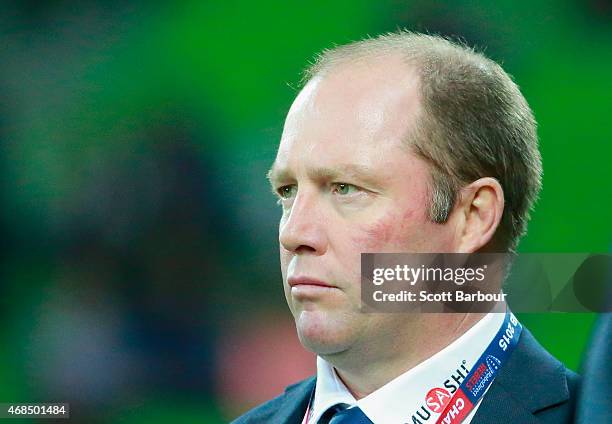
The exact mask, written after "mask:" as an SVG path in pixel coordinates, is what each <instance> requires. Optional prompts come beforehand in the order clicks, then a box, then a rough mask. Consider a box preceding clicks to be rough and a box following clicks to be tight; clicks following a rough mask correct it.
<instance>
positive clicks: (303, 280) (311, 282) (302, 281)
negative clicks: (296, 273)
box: [287, 277, 337, 288]
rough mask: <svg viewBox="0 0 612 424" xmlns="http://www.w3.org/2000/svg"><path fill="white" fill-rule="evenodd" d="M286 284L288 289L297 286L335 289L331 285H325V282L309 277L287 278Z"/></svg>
mask: <svg viewBox="0 0 612 424" xmlns="http://www.w3.org/2000/svg"><path fill="white" fill-rule="evenodd" d="M287 283H288V284H289V286H290V287H298V286H319V287H328V288H337V287H336V286H333V285H331V284H328V283H326V282H325V281H321V280H317V279H316V278H310V277H289V279H288V280H287Z"/></svg>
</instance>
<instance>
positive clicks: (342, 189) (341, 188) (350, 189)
mask: <svg viewBox="0 0 612 424" xmlns="http://www.w3.org/2000/svg"><path fill="white" fill-rule="evenodd" d="M332 191H333V193H334V194H339V195H341V196H346V195H347V194H352V193H355V192H357V191H359V188H358V187H357V186H354V185H353V184H347V183H335V184H333V185H332Z"/></svg>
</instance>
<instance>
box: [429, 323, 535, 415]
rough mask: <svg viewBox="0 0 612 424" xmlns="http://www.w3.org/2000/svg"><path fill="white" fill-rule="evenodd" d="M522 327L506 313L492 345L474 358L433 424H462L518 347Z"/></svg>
mask: <svg viewBox="0 0 612 424" xmlns="http://www.w3.org/2000/svg"><path fill="white" fill-rule="evenodd" d="M522 330H523V326H522V325H521V323H520V322H518V320H517V319H516V317H515V316H514V314H513V313H512V312H510V311H507V312H506V318H505V319H504V323H503V324H502V326H501V327H500V329H499V331H498V332H497V334H496V335H495V337H494V338H493V341H491V343H490V344H489V346H488V347H487V348H486V349H485V351H484V353H483V354H482V355H481V356H480V358H478V360H477V361H476V364H475V365H474V367H472V370H471V371H470V372H469V373H468V375H467V376H466V377H465V379H464V380H463V382H462V383H461V385H460V386H459V388H458V389H457V391H456V392H455V394H454V396H453V397H452V399H451V400H450V401H449V402H448V404H447V405H446V408H444V411H442V414H441V415H440V417H439V418H438V421H436V424H459V423H461V422H463V420H465V417H467V416H468V415H469V414H470V412H471V411H472V410H473V409H474V406H475V405H476V404H477V403H478V401H479V400H480V399H481V398H482V396H483V395H484V393H485V392H486V391H487V389H488V388H489V386H490V385H491V383H493V380H494V379H495V377H496V376H497V373H498V372H499V370H500V369H501V367H502V366H503V365H504V364H505V363H506V361H507V360H508V358H509V357H510V354H511V353H512V351H513V350H514V348H515V347H516V344H517V343H518V339H519V336H520V334H521V331H522Z"/></svg>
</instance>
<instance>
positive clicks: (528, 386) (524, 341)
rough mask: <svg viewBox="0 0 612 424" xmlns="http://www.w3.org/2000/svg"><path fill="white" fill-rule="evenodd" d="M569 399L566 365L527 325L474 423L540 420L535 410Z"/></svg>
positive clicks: (484, 398)
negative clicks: (540, 342) (550, 351)
mask: <svg viewBox="0 0 612 424" xmlns="http://www.w3.org/2000/svg"><path fill="white" fill-rule="evenodd" d="M568 399H569V389H568V387H567V380H566V377H565V367H564V366H563V364H561V363H560V362H559V361H557V360H556V359H555V358H553V357H552V356H550V354H549V353H548V352H546V351H545V350H544V348H542V347H541V346H540V345H539V344H538V342H537V341H536V340H535V339H534V338H533V336H532V335H531V333H529V331H528V330H527V329H523V332H522V334H521V339H520V340H519V343H518V345H517V347H516V350H515V351H514V352H513V353H512V355H511V356H510V358H509V359H508V362H507V363H506V364H505V365H504V367H503V368H502V369H501V370H500V371H499V374H498V376H497V378H496V379H495V380H494V381H493V384H491V387H490V388H489V391H488V392H487V393H486V394H485V395H484V397H483V399H482V403H481V405H480V407H479V408H478V410H477V411H476V414H475V415H474V419H473V420H472V423H473V424H487V423H491V422H495V423H497V424H502V423H507V424H510V423H527V424H528V423H538V422H539V421H538V420H537V419H536V417H535V416H534V415H533V414H534V413H536V412H537V411H540V410H542V409H544V408H547V407H549V406H552V405H556V404H560V403H563V402H566V401H567V400H568Z"/></svg>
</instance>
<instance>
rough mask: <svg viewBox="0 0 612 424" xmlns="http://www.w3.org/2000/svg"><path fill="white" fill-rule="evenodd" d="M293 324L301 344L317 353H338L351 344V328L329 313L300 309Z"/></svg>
mask: <svg viewBox="0 0 612 424" xmlns="http://www.w3.org/2000/svg"><path fill="white" fill-rule="evenodd" d="M295 325H296V329H297V333H298V337H299V339H300V342H301V343H302V345H303V346H304V347H305V348H306V349H308V350H310V351H311V352H314V353H316V354H317V355H332V354H336V353H340V352H343V351H344V350H346V349H347V348H348V347H349V346H350V344H351V343H350V338H351V337H350V334H351V333H352V331H351V329H350V328H348V327H347V326H346V323H344V322H342V320H341V319H334V317H332V316H330V314H329V313H325V312H322V311H302V312H300V313H299V316H297V317H296V319H295Z"/></svg>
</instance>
